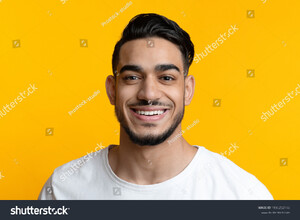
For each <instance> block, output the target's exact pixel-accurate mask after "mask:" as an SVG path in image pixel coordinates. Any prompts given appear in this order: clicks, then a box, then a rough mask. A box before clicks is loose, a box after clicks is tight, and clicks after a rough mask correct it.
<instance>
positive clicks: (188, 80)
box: [184, 75, 195, 105]
mask: <svg viewBox="0 0 300 220" xmlns="http://www.w3.org/2000/svg"><path fill="white" fill-rule="evenodd" d="M184 89H185V95H184V105H189V104H190V103H191V101H192V99H193V96H194V92H195V78H194V76H193V75H189V76H186V77H185V88H184Z"/></svg>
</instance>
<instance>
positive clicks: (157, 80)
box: [39, 14, 273, 200]
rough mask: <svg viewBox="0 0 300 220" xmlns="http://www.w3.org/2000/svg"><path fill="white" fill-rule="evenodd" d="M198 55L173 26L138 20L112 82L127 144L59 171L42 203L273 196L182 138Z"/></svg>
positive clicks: (119, 49) (117, 56)
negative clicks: (53, 201)
mask: <svg viewBox="0 0 300 220" xmlns="http://www.w3.org/2000/svg"><path fill="white" fill-rule="evenodd" d="M193 58H194V46H193V43H192V42H191V40H190V37H189V35H188V34H187V33H186V32H185V31H184V30H182V29H181V28H180V27H179V26H178V25H177V24H176V23H175V22H174V21H171V20H169V19H167V18H166V17H163V16H160V15H157V14H140V15H137V16H136V17H134V18H133V19H132V20H131V21H130V22H129V24H128V25H127V27H126V28H125V29H124V31H123V34H122V38H121V39H120V41H118V42H117V44H116V46H115V49H114V53H113V59H112V67H113V73H114V74H113V75H110V76H108V77H107V80H106V91H107V95H108V98H109V100H110V103H111V104H112V105H114V106H115V114H116V116H117V119H118V121H119V122H120V144H119V145H109V146H108V147H107V148H105V149H101V150H99V151H97V152H96V153H93V154H89V155H86V156H84V157H82V158H79V159H77V160H74V161H71V162H69V163H67V164H64V165H62V166H60V167H58V168H57V169H55V170H54V172H53V174H52V175H51V177H50V178H49V179H48V181H47V182H46V184H45V185H44V187H43V189H42V191H41V193H40V196H39V199H151V200H153V199H273V197H272V195H271V194H270V193H269V191H268V190H267V188H266V187H265V186H264V185H263V184H262V183H261V182H260V181H259V180H258V179H257V178H256V177H255V176H253V175H252V174H250V173H248V172H246V171H244V170H243V169H241V168H240V167H238V166H237V165H235V164H234V163H233V162H231V161H230V160H228V159H226V158H224V157H222V156H221V155H219V154H216V153H213V152H211V151H209V150H207V149H205V148H204V147H201V146H198V145H191V144H189V143H188V142H187V141H186V140H185V139H184V138H183V137H182V136H179V137H178V134H179V133H180V132H181V122H182V119H183V115H184V109H185V106H187V105H189V104H190V103H191V101H192V98H193V94H194V89H195V78H194V77H193V75H188V72H189V67H190V65H191V64H192V61H193ZM75 165H76V166H75ZM74 166H75V168H74Z"/></svg>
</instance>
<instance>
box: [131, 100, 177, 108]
mask: <svg viewBox="0 0 300 220" xmlns="http://www.w3.org/2000/svg"><path fill="white" fill-rule="evenodd" d="M147 105H151V106H166V107H172V105H170V104H164V103H161V102H159V101H156V100H153V101H151V102H148V101H146V100H141V101H140V102H137V103H135V104H131V105H129V106H130V107H135V106H147Z"/></svg>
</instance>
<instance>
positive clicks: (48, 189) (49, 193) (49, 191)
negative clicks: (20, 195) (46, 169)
mask: <svg viewBox="0 0 300 220" xmlns="http://www.w3.org/2000/svg"><path fill="white" fill-rule="evenodd" d="M52 176H53V174H52V175H51V176H50V177H49V179H48V180H47V182H46V183H45V184H44V186H43V188H42V191H41V192H40V195H39V197H38V200H55V197H54V192H53V187H52Z"/></svg>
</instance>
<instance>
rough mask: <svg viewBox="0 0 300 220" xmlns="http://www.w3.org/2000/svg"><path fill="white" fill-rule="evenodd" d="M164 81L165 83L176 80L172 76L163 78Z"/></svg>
mask: <svg viewBox="0 0 300 220" xmlns="http://www.w3.org/2000/svg"><path fill="white" fill-rule="evenodd" d="M161 78H162V79H163V80H165V81H172V80H174V78H173V77H171V76H163V77H161Z"/></svg>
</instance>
